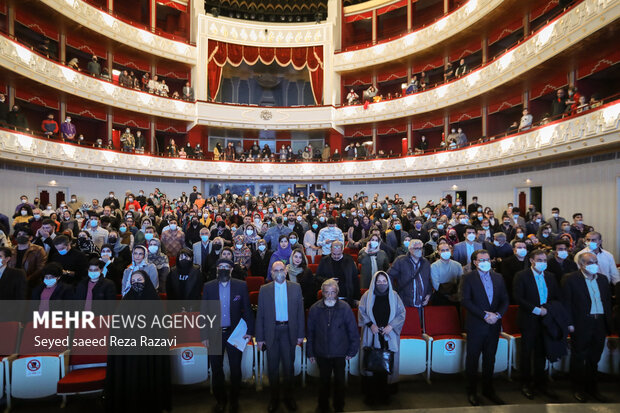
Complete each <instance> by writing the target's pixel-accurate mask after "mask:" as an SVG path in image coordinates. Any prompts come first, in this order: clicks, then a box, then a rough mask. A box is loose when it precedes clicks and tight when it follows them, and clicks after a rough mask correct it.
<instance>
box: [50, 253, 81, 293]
mask: <svg viewBox="0 0 620 413" xmlns="http://www.w3.org/2000/svg"><path fill="white" fill-rule="evenodd" d="M48 261H49V262H57V263H59V264H60V265H61V266H62V269H63V270H66V271H74V272H75V275H74V276H66V275H63V276H62V281H63V282H65V283H68V284H70V285H77V283H79V282H80V281H81V280H83V279H85V278H86V277H88V258H87V257H86V255H84V254H83V253H82V252H80V251H78V250H77V249H75V248H71V249H70V250H69V251H68V252H67V253H66V254H65V255H60V254H58V253H56V254H55V255H53V256H50V258H49V259H48Z"/></svg>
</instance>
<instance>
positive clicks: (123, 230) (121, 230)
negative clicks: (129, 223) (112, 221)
mask: <svg viewBox="0 0 620 413" xmlns="http://www.w3.org/2000/svg"><path fill="white" fill-rule="evenodd" d="M118 230H119V231H120V232H121V234H124V233H125V232H127V227H120V228H119V229H118Z"/></svg>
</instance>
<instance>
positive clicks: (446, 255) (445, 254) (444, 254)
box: [439, 251, 452, 260]
mask: <svg viewBox="0 0 620 413" xmlns="http://www.w3.org/2000/svg"><path fill="white" fill-rule="evenodd" d="M439 255H440V256H441V259H443V260H449V259H450V257H451V256H452V253H451V252H450V251H445V252H442V253H440V254H439Z"/></svg>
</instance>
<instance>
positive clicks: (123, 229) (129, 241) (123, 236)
mask: <svg viewBox="0 0 620 413" xmlns="http://www.w3.org/2000/svg"><path fill="white" fill-rule="evenodd" d="M109 235H110V234H108V236H109ZM118 241H119V242H120V243H121V244H123V245H127V247H129V250H130V251H133V247H134V245H136V244H135V243H134V239H133V234H132V233H131V231H130V230H129V227H128V226H127V224H125V223H124V222H123V223H121V224H120V225H119V226H118Z"/></svg>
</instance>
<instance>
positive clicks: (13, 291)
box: [0, 267, 26, 301]
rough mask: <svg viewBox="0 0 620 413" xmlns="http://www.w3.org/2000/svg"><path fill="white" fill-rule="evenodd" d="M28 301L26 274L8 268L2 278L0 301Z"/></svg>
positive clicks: (0, 282) (0, 281) (0, 279)
mask: <svg viewBox="0 0 620 413" xmlns="http://www.w3.org/2000/svg"><path fill="white" fill-rule="evenodd" d="M25 299H26V273H24V271H23V270H20V269H17V268H10V267H6V268H5V269H4V272H3V273H2V278H0V301H5V300H25Z"/></svg>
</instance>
